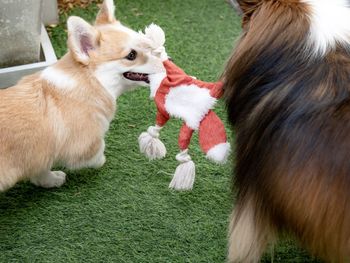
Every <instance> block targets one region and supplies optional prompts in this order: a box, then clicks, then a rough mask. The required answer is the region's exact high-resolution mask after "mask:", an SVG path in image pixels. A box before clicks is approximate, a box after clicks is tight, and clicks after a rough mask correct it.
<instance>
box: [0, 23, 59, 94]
mask: <svg viewBox="0 0 350 263" xmlns="http://www.w3.org/2000/svg"><path fill="white" fill-rule="evenodd" d="M40 47H41V48H40V62H37V63H32V64H26V65H20V66H14V67H8V68H0V88H7V87H10V86H13V85H15V84H16V83H17V82H18V80H20V79H21V78H22V77H24V76H26V75H29V74H32V73H34V72H36V71H39V70H42V69H44V68H46V67H47V66H49V65H52V64H54V63H55V62H56V61H57V58H56V55H55V51H54V49H53V47H52V45H51V42H50V39H49V36H48V35H47V32H46V29H45V27H44V26H42V27H41V36H40Z"/></svg>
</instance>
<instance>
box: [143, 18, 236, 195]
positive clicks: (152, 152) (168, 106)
mask: <svg viewBox="0 0 350 263" xmlns="http://www.w3.org/2000/svg"><path fill="white" fill-rule="evenodd" d="M145 36H146V37H147V38H148V39H149V40H150V45H151V47H152V52H153V53H154V54H155V55H157V56H160V57H161V59H162V60H163V64H164V67H165V70H166V72H164V73H158V74H152V75H149V81H150V89H151V98H152V99H154V101H155V103H156V106H157V116H156V125H155V126H150V127H149V128H148V130H147V132H143V133H142V134H141V135H140V137H139V145H140V151H141V153H143V154H145V155H146V156H147V157H148V158H149V159H150V160H153V159H161V158H163V157H165V155H166V148H165V146H164V144H163V143H162V142H161V141H160V139H159V132H160V130H161V129H162V128H163V126H164V125H165V124H166V122H167V121H168V120H169V119H170V117H176V118H180V119H182V120H183V121H184V123H183V125H182V127H181V130H180V134H179V140H178V143H179V147H180V149H181V151H180V153H179V154H177V155H176V159H177V160H178V161H179V162H180V164H179V165H178V167H177V168H176V171H175V174H174V177H173V179H172V181H171V183H170V185H169V187H170V188H173V189H176V190H190V189H192V187H193V183H194V178H195V164H194V162H193V161H192V160H191V156H190V155H189V153H188V146H189V144H190V140H191V137H192V134H193V132H194V131H197V130H198V132H199V142H200V146H201V149H202V150H203V152H204V153H205V154H206V157H207V158H208V159H209V160H211V161H214V162H216V163H225V162H226V160H227V157H228V155H229V152H230V144H229V143H228V142H227V139H226V132H225V128H224V124H223V123H222V121H221V120H220V119H219V117H218V116H217V115H216V114H215V113H214V112H213V111H212V109H213V108H214V106H215V104H216V102H217V100H218V99H219V98H220V97H221V96H222V94H223V90H222V83H221V82H216V83H208V82H204V81H201V80H197V79H195V78H194V77H191V76H188V75H187V74H186V73H185V72H184V71H183V70H182V69H180V68H179V67H177V66H176V65H175V64H174V63H173V62H172V61H170V60H169V58H168V56H167V53H166V51H165V48H164V43H165V35H164V32H163V30H162V29H161V28H160V27H159V26H157V25H154V24H151V25H150V26H148V27H147V28H146V29H145Z"/></svg>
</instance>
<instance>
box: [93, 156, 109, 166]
mask: <svg viewBox="0 0 350 263" xmlns="http://www.w3.org/2000/svg"><path fill="white" fill-rule="evenodd" d="M105 162H106V156H105V155H104V154H102V155H101V156H100V157H99V158H98V159H97V160H96V161H95V162H94V163H92V164H91V168H96V169H97V168H101V167H102V166H103V165H104V164H105Z"/></svg>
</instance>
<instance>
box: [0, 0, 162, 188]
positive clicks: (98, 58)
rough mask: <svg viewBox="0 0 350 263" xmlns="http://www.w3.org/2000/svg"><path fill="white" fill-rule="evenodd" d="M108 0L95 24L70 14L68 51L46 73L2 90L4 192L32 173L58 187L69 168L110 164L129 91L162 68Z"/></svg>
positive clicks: (0, 179) (0, 173)
mask: <svg viewBox="0 0 350 263" xmlns="http://www.w3.org/2000/svg"><path fill="white" fill-rule="evenodd" d="M114 9H115V7H114V4H113V0H105V1H104V2H103V4H102V6H101V9H100V11H99V13H98V15H97V18H96V22H95V25H93V26H92V25H90V24H89V23H87V22H85V21H84V20H83V19H81V18H79V17H70V18H69V19H68V22H67V25H68V47H69V51H68V53H67V54H66V55H65V56H64V57H63V58H62V59H61V60H59V61H58V62H57V63H56V64H54V65H53V66H51V67H48V68H46V69H45V70H43V71H42V72H38V73H36V74H33V75H30V76H27V77H25V78H24V79H22V80H21V81H20V82H19V83H18V84H17V85H16V86H13V87H10V88H8V89H5V90H0V191H4V190H6V189H8V188H10V187H11V186H13V185H14V184H15V183H16V182H18V181H21V180H24V179H29V180H30V181H31V182H32V183H34V184H35V185H38V186H42V187H46V188H50V187H59V186H61V185H62V184H63V183H64V182H65V178H66V174H65V173H64V172H62V171H51V168H52V167H53V166H54V165H56V164H59V165H63V166H65V167H67V168H70V169H79V168H83V167H92V168H98V167H101V166H102V165H103V164H104V163H105V160H106V158H105V156H104V148H105V142H104V135H105V133H106V132H107V130H108V127H109V123H110V122H111V120H112V119H113V116H114V113H115V111H116V99H117V98H118V97H119V96H120V95H121V94H122V93H123V92H124V91H126V90H129V89H131V88H133V87H135V86H137V85H142V84H147V83H148V82H149V81H148V74H153V73H159V72H163V71H164V68H163V65H162V62H161V60H160V59H159V58H158V57H156V56H154V55H152V54H151V51H150V47H149V46H148V42H147V39H146V38H145V37H144V36H143V35H142V34H139V33H137V32H135V31H133V30H131V29H129V28H127V27H125V26H123V25H122V24H121V23H120V22H119V21H117V20H116V18H115V16H114Z"/></svg>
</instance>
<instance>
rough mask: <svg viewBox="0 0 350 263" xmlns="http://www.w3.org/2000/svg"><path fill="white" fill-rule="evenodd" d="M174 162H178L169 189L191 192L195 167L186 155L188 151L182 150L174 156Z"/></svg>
mask: <svg viewBox="0 0 350 263" xmlns="http://www.w3.org/2000/svg"><path fill="white" fill-rule="evenodd" d="M176 160H177V161H179V162H180V164H179V165H178V166H177V168H176V171H175V174H174V176H173V179H172V180H171V182H170V184H169V188H172V189H175V190H184V191H186V190H192V188H193V184H194V180H195V176H196V166H195V164H194V162H193V161H192V159H191V156H190V155H189V154H188V149H186V150H183V151H182V152H180V153H179V154H177V155H176Z"/></svg>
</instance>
